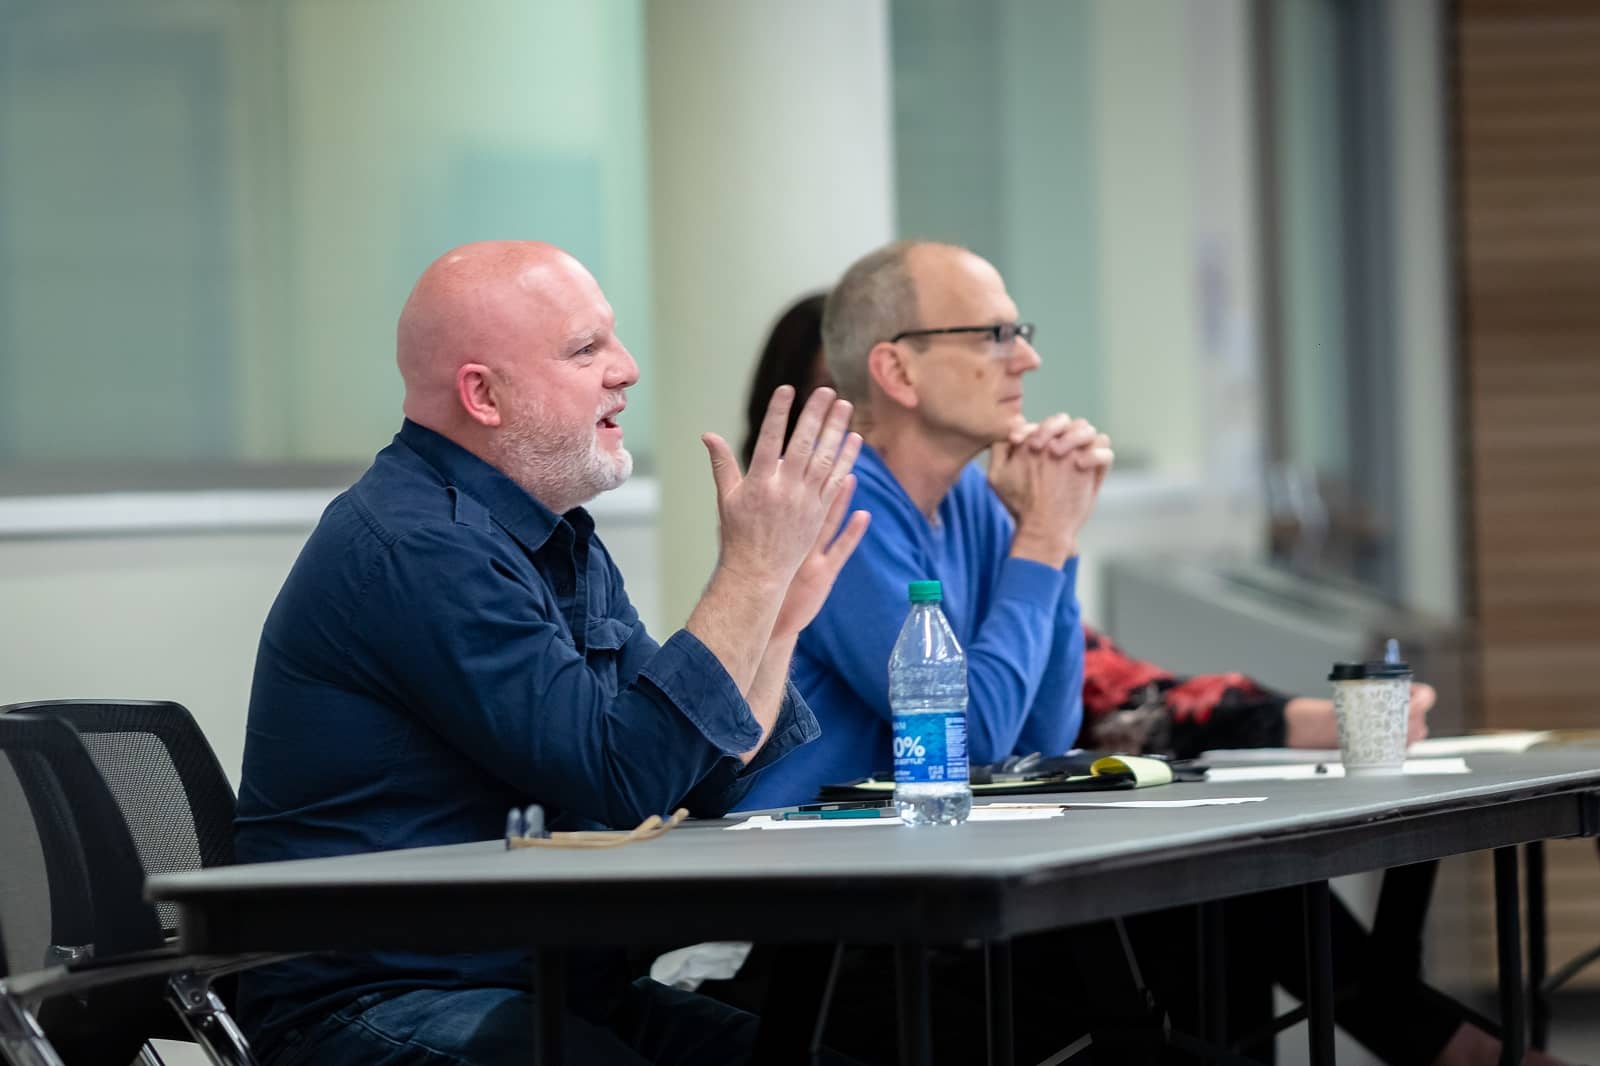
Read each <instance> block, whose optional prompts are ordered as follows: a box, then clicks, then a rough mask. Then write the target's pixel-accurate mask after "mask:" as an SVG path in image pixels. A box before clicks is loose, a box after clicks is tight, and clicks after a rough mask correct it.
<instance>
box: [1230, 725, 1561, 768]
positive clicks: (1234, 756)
mask: <svg viewBox="0 0 1600 1066" xmlns="http://www.w3.org/2000/svg"><path fill="white" fill-rule="evenodd" d="M1553 735H1554V734H1553V733H1552V732H1551V731H1550V730H1548V729H1523V730H1508V731H1506V732H1503V733H1473V734H1472V735H1470V736H1464V737H1424V738H1423V739H1422V740H1419V741H1417V742H1416V743H1415V744H1413V745H1411V747H1410V748H1409V749H1407V754H1409V755H1411V756H1412V757H1413V758H1418V759H1429V758H1438V757H1442V756H1451V755H1473V754H1477V753H1479V752H1510V753H1512V754H1516V753H1518V752H1524V751H1527V750H1528V749H1529V748H1531V747H1533V746H1534V745H1535V744H1538V743H1541V742H1542V741H1545V740H1549V739H1550V737H1551V736H1553ZM1199 761H1201V762H1206V763H1213V764H1217V765H1224V764H1232V765H1235V766H1262V765H1265V766H1281V765H1283V764H1285V763H1300V762H1303V763H1319V762H1321V763H1336V762H1338V761H1339V749H1338V748H1218V749H1217V750H1215V751H1206V752H1201V753H1200V760H1199Z"/></svg>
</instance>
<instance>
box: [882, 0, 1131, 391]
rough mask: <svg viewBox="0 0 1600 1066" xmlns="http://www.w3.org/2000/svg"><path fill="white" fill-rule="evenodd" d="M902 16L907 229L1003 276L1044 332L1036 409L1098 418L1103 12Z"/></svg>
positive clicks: (1017, 10)
mask: <svg viewBox="0 0 1600 1066" xmlns="http://www.w3.org/2000/svg"><path fill="white" fill-rule="evenodd" d="M891 14H892V24H891V25H892V31H893V35H894V36H893V56H894V98H895V194H896V202H897V205H898V229H899V232H900V233H901V235H902V236H906V237H930V238H935V239H940V240H948V241H954V242H956V243H959V244H964V245H966V246H967V247H969V248H971V249H973V250H974V251H976V252H977V253H979V254H980V255H982V256H984V257H985V258H986V259H988V260H989V261H991V262H992V263H994V264H995V266H997V267H998V268H999V269H1000V272H1001V273H1002V274H1004V275H1005V277H1006V285H1007V288H1008V289H1009V290H1010V292H1011V296H1012V298H1013V299H1015V300H1016V302H1017V306H1018V308H1019V309H1020V310H1021V313H1022V317H1023V318H1024V319H1028V320H1031V321H1033V322H1034V323H1035V324H1036V325H1037V326H1038V327H1039V339H1038V348H1039V352H1040V355H1041V357H1042V359H1043V363H1042V365H1041V367H1040V368H1039V370H1037V371H1035V372H1034V373H1033V374H1030V375H1029V376H1028V379H1027V395H1026V407H1027V413H1028V415H1029V416H1030V417H1033V418H1039V417H1042V416H1043V415H1045V414H1049V413H1051V412H1054V411H1059V410H1067V411H1070V412H1072V413H1073V414H1077V415H1085V416H1087V417H1089V418H1091V419H1100V418H1101V417H1102V416H1103V410H1102V382H1101V367H1100V361H1099V342H1100V322H1099V318H1098V315H1097V312H1096V300H1097V299H1098V294H1099V285H1100V282H1099V276H1098V249H1097V246H1096V230H1097V225H1096V201H1095V188H1094V185H1095V160H1094V118H1093V108H1092V102H1093V101H1092V92H1093V78H1094V66H1093V62H1092V56H1091V54H1090V44H1089V42H1090V39H1091V38H1092V22H1091V20H1092V18H1093V16H1094V10H1093V8H1092V6H1091V5H1089V4H1085V3H1060V2H1058V0H995V2H993V3H989V4H974V3H971V2H969V0H894V3H893V5H892V8H891Z"/></svg>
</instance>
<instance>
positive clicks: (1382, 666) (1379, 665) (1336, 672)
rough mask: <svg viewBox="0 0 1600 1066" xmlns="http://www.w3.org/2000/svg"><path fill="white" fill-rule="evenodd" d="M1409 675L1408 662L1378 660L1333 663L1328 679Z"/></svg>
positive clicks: (1389, 679) (1389, 678)
mask: <svg viewBox="0 0 1600 1066" xmlns="http://www.w3.org/2000/svg"><path fill="white" fill-rule="evenodd" d="M1410 676H1411V664H1410V663H1386V662H1381V661H1378V660H1374V661H1372V662H1365V663H1334V664H1333V672H1332V673H1331V674H1329V675H1328V680H1329V681H1392V680H1394V679H1395V678H1399V677H1410Z"/></svg>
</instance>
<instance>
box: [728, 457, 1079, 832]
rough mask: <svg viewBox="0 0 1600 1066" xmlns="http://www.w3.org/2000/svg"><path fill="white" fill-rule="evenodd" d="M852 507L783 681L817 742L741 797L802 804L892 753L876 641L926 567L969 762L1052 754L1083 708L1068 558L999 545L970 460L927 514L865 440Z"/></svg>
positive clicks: (886, 636)
mask: <svg viewBox="0 0 1600 1066" xmlns="http://www.w3.org/2000/svg"><path fill="white" fill-rule="evenodd" d="M855 472H856V476H857V479H858V484H857V486H856V495H855V499H854V500H853V501H852V507H855V508H861V509H864V510H867V511H869V512H871V514H872V525H871V527H870V528H869V529H868V530H867V535H866V537H865V538H863V540H862V542H861V544H860V546H859V547H857V549H856V551H855V554H854V555H852V556H851V558H850V561H849V562H848V563H846V564H845V567H844V570H843V571H842V572H841V573H840V575H839V580H838V581H837V582H836V583H835V584H834V587H833V592H832V594H831V595H830V596H829V597H828V602H827V603H826V604H824V605H823V608H822V610H821V611H820V612H819V613H818V615H817V617H816V620H815V621H813V622H812V623H811V625H810V626H809V627H807V629H806V630H805V632H803V633H801V634H800V643H799V647H798V648H797V649H796V651H795V659H794V670H793V679H794V683H795V685H796V687H798V688H799V689H800V692H801V694H802V695H803V696H804V697H805V700H806V702H807V703H808V704H810V705H811V708H812V711H813V712H814V713H815V714H816V716H817V722H818V724H819V725H821V727H822V737H821V739H820V740H818V741H816V742H815V743H812V744H810V745H807V746H806V747H804V748H801V749H799V750H798V751H795V752H793V753H791V754H790V755H789V756H788V757H787V758H785V759H784V760H783V761H782V762H780V763H778V764H777V765H775V766H773V767H772V768H771V769H770V770H768V771H767V772H766V773H764V774H762V775H761V777H760V778H759V779H757V781H756V783H755V785H754V786H753V787H752V788H751V789H750V791H749V793H747V794H746V796H745V797H744V799H743V800H742V801H741V803H740V806H741V807H742V808H744V809H751V808H756V807H777V806H784V805H787V804H792V803H804V802H806V801H807V800H809V799H811V798H812V797H814V796H815V795H816V792H817V789H818V787H819V786H821V785H825V784H836V783H839V782H844V781H851V780H854V779H856V778H859V777H864V776H866V775H867V774H870V773H873V772H875V771H886V770H888V769H889V768H891V767H892V766H893V765H894V760H893V758H892V756H891V754H890V738H891V736H892V730H891V726H890V721H891V719H890V712H889V652H890V650H891V649H892V648H893V647H894V642H895V638H896V637H897V636H899V633H900V626H901V624H902V623H903V622H904V621H905V617H906V612H907V611H908V610H909V606H908V604H907V601H906V586H907V584H909V583H910V582H912V581H917V580H921V579H925V578H936V579H938V580H939V581H941V582H943V584H944V604H943V608H944V613H945V615H946V617H948V618H949V619H950V625H951V628H953V629H954V630H955V634H956V639H957V640H959V641H960V642H961V647H962V649H963V650H964V651H965V652H966V655H967V735H968V750H969V752H970V755H971V759H972V761H973V762H974V763H987V762H995V761H997V760H999V759H1003V758H1005V757H1006V756H1007V755H1010V754H1011V753H1013V752H1031V751H1042V752H1044V753H1046V754H1059V753H1060V752H1063V751H1066V750H1067V749H1068V748H1069V747H1071V746H1072V743H1073V741H1074V739H1075V738H1076V737H1077V735H1078V726H1079V724H1080V723H1081V721H1082V718H1083V700H1082V694H1083V627H1082V624H1081V623H1080V621H1079V618H1078V597H1077V592H1076V588H1075V586H1076V582H1077V572H1078V561H1077V559H1076V558H1073V559H1069V560H1067V563H1066V565H1065V566H1064V567H1063V568H1062V569H1060V570H1056V569H1053V568H1052V567H1049V566H1045V565H1044V564H1042V563H1036V562H1031V561H1029V560H1026V559H1013V558H1011V557H1010V551H1011V538H1012V533H1013V530H1014V527H1013V524H1012V521H1011V516H1010V515H1009V514H1008V513H1007V512H1006V510H1005V508H1004V506H1002V505H1001V503H1000V501H999V499H998V498H997V497H996V496H995V494H994V491H993V490H992V489H990V488H989V484H988V481H987V479H986V477H985V476H984V473H983V471H982V470H981V469H980V468H979V467H978V466H977V465H975V464H974V465H969V466H968V467H967V468H966V469H965V470H963V471H962V472H961V478H960V480H959V481H957V482H956V484H955V486H954V487H953V488H952V489H951V490H950V492H949V494H948V495H946V496H945V498H944V499H943V500H942V501H941V502H940V504H939V509H938V513H937V518H936V520H934V521H932V522H930V521H929V520H928V519H927V518H926V517H925V516H924V515H923V514H922V513H921V512H920V511H918V510H917V507H916V505H915V504H914V503H912V502H911V498H910V497H909V496H907V495H906V492H905V490H904V489H903V488H901V487H900V483H899V482H898V481H896V480H895V477H894V475H893V474H892V473H890V472H889V469H888V468H887V467H886V466H884V464H883V460H882V459H881V458H879V456H878V454H877V453H876V452H874V451H873V450H872V449H871V448H869V447H863V448H862V449H861V457H860V458H859V459H858V460H857V461H856V466H855Z"/></svg>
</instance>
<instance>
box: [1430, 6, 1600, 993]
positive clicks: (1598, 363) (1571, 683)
mask: <svg viewBox="0 0 1600 1066" xmlns="http://www.w3.org/2000/svg"><path fill="white" fill-rule="evenodd" d="M1453 30H1454V49H1455V56H1454V58H1455V82H1456V99H1455V104H1456V164H1457V176H1458V181H1459V185H1458V190H1457V206H1458V211H1459V216H1458V234H1459V240H1460V254H1461V283H1462V288H1461V296H1462V338H1463V342H1464V343H1463V352H1464V359H1465V374H1464V375H1463V381H1464V385H1465V389H1466V393H1465V396H1464V397H1463V399H1464V403H1465V410H1466V414H1467V422H1466V434H1465V447H1466V449H1467V451H1468V456H1467V458H1468V461H1469V471H1470V473H1469V477H1468V498H1469V506H1470V523H1469V528H1470V530H1471V534H1472V538H1473V544H1472V551H1471V566H1472V571H1473V572H1472V583H1471V587H1472V593H1473V601H1474V614H1475V616H1476V617H1475V621H1476V625H1477V633H1478V636H1479V639H1480V642H1481V645H1480V651H1481V655H1480V670H1481V676H1480V691H1481V694H1482V703H1481V708H1482V712H1483V716H1484V720H1483V722H1482V724H1484V725H1489V726H1502V727H1524V726H1528V727H1544V726H1564V727H1571V728H1600V696H1597V690H1600V683H1597V682H1600V488H1597V485H1600V2H1595V0H1460V2H1459V3H1458V4H1457V6H1456V8H1455V13H1454V25H1453ZM1597 758H1600V752H1597ZM1550 851H1551V881H1550V889H1551V894H1550V912H1551V947H1552V950H1551V956H1552V960H1553V963H1556V964H1558V963H1559V962H1561V961H1563V960H1564V958H1565V957H1566V956H1567V955H1569V954H1571V953H1573V952H1576V951H1577V950H1578V949H1580V948H1581V947H1586V946H1588V945H1590V944H1593V943H1595V942H1597V941H1600V862H1597V861H1596V857H1595V850H1594V847H1593V845H1592V843H1577V842H1573V843H1566V844H1560V845H1556V846H1554V847H1552V848H1551V849H1550ZM1473 865H1474V870H1473V873H1472V874H1471V875H1470V877H1469V880H1470V881H1471V882H1473V883H1474V887H1475V891H1474V892H1473V895H1474V896H1475V897H1476V898H1477V904H1476V911H1477V917H1476V920H1475V921H1474V922H1473V923H1472V924H1473V927H1474V929H1475V932H1474V940H1473V943H1472V952H1471V954H1472V957H1473V960H1474V961H1473V967H1472V969H1473V971H1474V973H1475V975H1476V976H1477V978H1478V979H1479V980H1480V982H1481V981H1484V980H1486V979H1489V978H1491V977H1492V973H1493V969H1492V959H1493V942H1492V929H1493V923H1492V921H1487V920H1486V919H1487V918H1488V910H1487V907H1486V906H1485V905H1484V904H1485V902H1486V899H1487V897H1488V896H1489V895H1490V890H1489V882H1488V879H1487V877H1486V870H1487V863H1486V862H1477V863H1474V864H1473ZM1441 917H1443V916H1441ZM1586 983H1587V984H1589V985H1590V986H1591V987H1594V986H1600V973H1596V972H1593V971H1591V974H1590V975H1589V977H1588V979H1587V981H1586Z"/></svg>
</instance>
